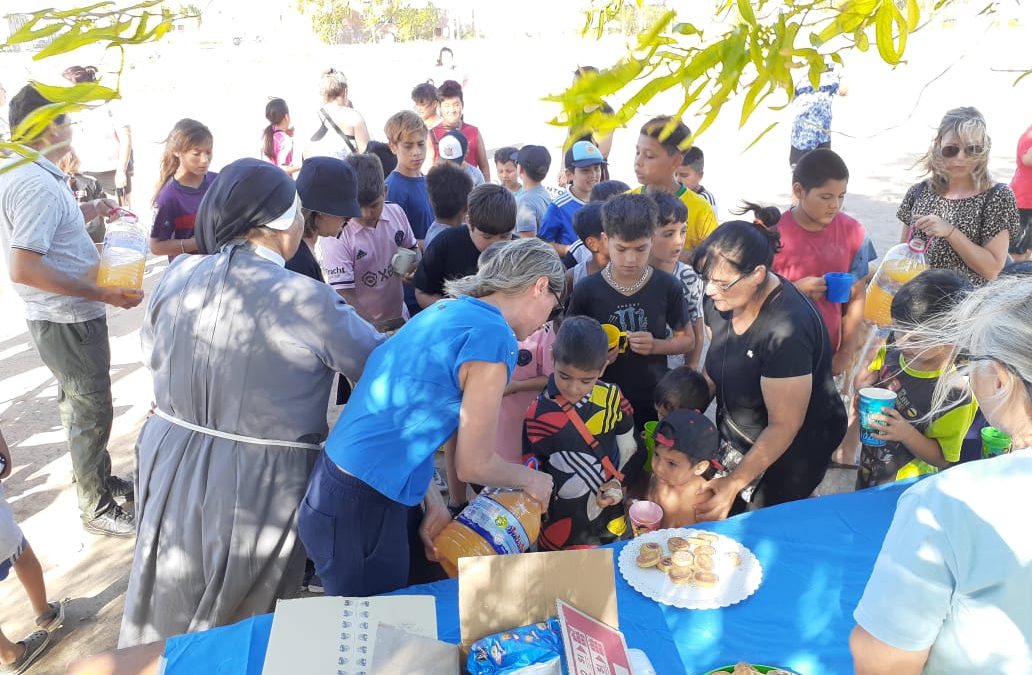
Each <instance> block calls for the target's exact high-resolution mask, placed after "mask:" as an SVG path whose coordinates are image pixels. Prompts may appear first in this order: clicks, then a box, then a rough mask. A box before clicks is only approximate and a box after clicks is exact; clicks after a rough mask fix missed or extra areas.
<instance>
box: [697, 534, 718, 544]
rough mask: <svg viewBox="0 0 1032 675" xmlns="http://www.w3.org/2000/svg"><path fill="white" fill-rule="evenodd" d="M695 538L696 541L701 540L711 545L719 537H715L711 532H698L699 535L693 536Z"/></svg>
mask: <svg viewBox="0 0 1032 675" xmlns="http://www.w3.org/2000/svg"><path fill="white" fill-rule="evenodd" d="M695 538H696V539H702V540H703V541H708V542H709V543H711V544H712V543H713V542H715V541H716V540H717V539H718V538H719V537H717V535H715V534H713V533H712V532H700V533H699V534H697V535H695Z"/></svg>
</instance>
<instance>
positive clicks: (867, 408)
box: [860, 387, 896, 446]
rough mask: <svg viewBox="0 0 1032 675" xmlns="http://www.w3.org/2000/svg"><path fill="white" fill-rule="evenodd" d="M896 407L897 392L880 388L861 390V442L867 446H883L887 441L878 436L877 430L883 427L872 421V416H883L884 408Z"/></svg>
mask: <svg viewBox="0 0 1032 675" xmlns="http://www.w3.org/2000/svg"><path fill="white" fill-rule="evenodd" d="M895 407H896V392H894V391H889V390H888V389H882V388H880V387H864V388H863V389H861V390H860V442H861V443H864V444H865V445H872V446H882V445H885V439H884V438H882V437H881V436H878V435H877V434H876V433H875V430H876V429H878V427H880V426H883V425H881V424H879V423H878V422H875V421H874V420H872V419H871V415H881V414H882V409H883V408H895Z"/></svg>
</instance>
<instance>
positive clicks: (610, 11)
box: [549, 0, 998, 147]
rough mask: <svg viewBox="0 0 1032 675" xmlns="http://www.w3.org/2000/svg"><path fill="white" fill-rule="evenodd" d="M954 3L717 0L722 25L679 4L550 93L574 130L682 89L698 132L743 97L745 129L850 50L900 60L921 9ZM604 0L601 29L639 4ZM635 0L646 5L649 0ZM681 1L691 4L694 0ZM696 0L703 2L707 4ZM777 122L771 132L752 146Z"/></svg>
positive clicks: (597, 28)
mask: <svg viewBox="0 0 1032 675" xmlns="http://www.w3.org/2000/svg"><path fill="white" fill-rule="evenodd" d="M955 1H956V0H934V4H932V5H930V7H929V8H928V9H927V11H926V10H925V9H924V8H922V6H921V4H919V2H918V0H783V1H779V2H774V1H773V0H715V3H716V4H715V6H714V10H715V12H714V13H712V14H707V15H706V17H707V18H715V19H716V20H717V22H716V23H714V24H713V25H714V27H713V28H711V27H710V26H708V25H702V24H701V22H697V23H691V22H688V21H679V20H678V18H677V13H676V12H675V11H673V10H667V11H666V12H664V13H663V14H662V16H660V17H659V18H658V19H656V20H655V21H654V22H653V23H652V25H651V26H650V27H649V28H648V29H646V30H644V31H643V32H641V33H640V34H639V35H638V36H637V41H636V43H635V44H634V45H633V46H632V47H631V48H630V49H629V53H628V54H627V56H625V57H624V58H622V59H620V60H619V61H618V62H617V63H615V64H613V65H612V66H611V67H609V68H607V69H605V70H602V71H601V72H599V73H598V74H597V75H596V74H588V75H586V76H585V77H582V78H581V79H579V80H578V81H577V82H575V83H574V84H573V85H572V86H571V87H570V88H569V89H567V90H566V91H564V92H562V93H561V94H559V95H556V96H552V97H549V100H552V101H554V102H556V103H559V104H560V105H561V106H562V112H561V113H560V114H559V115H558V116H557V117H556V118H555V119H553V120H552V123H553V124H556V125H559V126H564V127H572V128H573V129H574V133H573V134H571V136H572V137H576V136H578V135H579V134H580V133H582V132H585V131H588V130H594V131H595V132H596V133H601V134H604V133H608V132H610V131H612V130H614V129H616V128H619V127H621V126H624V125H626V124H627V123H628V122H629V121H630V120H631V119H632V118H633V117H634V116H635V114H636V113H637V112H638V110H639V109H641V107H642V106H644V105H645V104H647V103H648V102H649V101H651V100H652V99H653V98H655V97H656V96H657V95H659V94H661V93H664V92H667V91H670V90H675V91H679V92H680V93H681V95H682V102H681V104H680V107H679V109H678V110H676V111H674V116H675V117H677V118H680V117H682V116H683V115H684V114H685V113H688V112H692V113H693V114H695V115H699V116H701V118H702V122H701V123H700V124H699V125H698V127H697V128H696V129H695V134H696V135H699V134H702V133H703V132H705V131H706V129H707V128H709V127H710V125H712V124H713V122H714V121H716V119H717V116H718V115H719V114H720V113H721V112H722V111H723V110H724V108H725V106H727V104H728V103H730V102H732V101H736V102H740V109H739V110H738V122H739V128H741V127H744V126H745V124H746V123H747V122H748V121H749V119H750V118H751V117H752V115H753V113H754V112H756V110H757V108H759V106H761V105H767V106H768V107H770V108H771V109H775V110H777V109H780V108H783V107H785V106H787V105H788V104H789V103H790V102H791V100H792V97H793V93H794V91H795V84H796V82H797V81H798V80H800V79H801V78H802V77H803V76H804V75H805V77H807V78H808V79H809V81H810V82H811V83H812V84H813V86H814V87H815V88H816V87H817V85H818V82H819V80H820V76H821V73H822V72H824V70H825V69H826V67H827V66H828V65H829V64H831V63H838V64H841V63H842V57H843V54H845V53H847V52H849V51H852V50H859V51H861V52H866V51H868V50H869V49H870V48H871V46H872V45H874V46H875V48H876V49H877V51H878V55H879V56H880V57H881V59H882V60H883V61H885V63H887V64H888V65H890V66H893V67H895V66H898V65H900V64H901V63H903V57H904V54H905V52H906V47H907V38H908V36H909V35H911V34H912V33H913V32H914V31H916V30H918V28H919V27H920V26H921V25H922V24H921V20H922V16H923V15H924V14H931V13H934V12H936V11H939V10H941V9H943V8H944V7H945V6H946V5H949V4H952V3H954V2H955ZM601 2H602V3H603V4H601V5H597V6H595V7H594V8H593V9H592V10H591V11H589V12H588V15H587V20H586V23H585V26H584V30H585V32H591V31H594V32H595V33H596V34H597V35H598V36H599V37H601V36H602V35H603V33H604V32H605V30H606V27H607V25H609V24H610V23H611V22H613V21H614V20H619V19H620V17H621V14H622V12H624V11H625V9H626V7H627V6H628V5H629V4H630V3H629V1H628V0H601ZM636 4H637V6H638V7H639V8H641V7H643V0H636ZM681 4H683V6H684V9H685V10H686V11H687V9H688V8H689V7H688V6H689V3H688V2H683V3H681ZM690 4H691V7H692V8H693V9H694V8H697V7H698V6H699V5H700V4H704V3H698V4H696V3H694V2H693V3H690ZM997 4H998V3H997V2H992V1H990V2H988V4H987V5H986V7H985V9H983V10H982V13H983V14H991V13H993V12H995V10H996V6H997ZM696 11H698V10H696ZM711 31H716V33H713V32H711ZM618 92H619V93H621V94H623V95H626V96H627V100H626V102H625V103H624V104H623V105H622V106H620V107H619V108H618V109H616V111H615V113H614V114H612V115H608V114H606V113H604V112H602V111H601V109H600V107H599V104H600V103H601V101H602V100H603V99H604V98H606V97H608V96H611V95H614V94H616V93H618ZM774 126H776V123H775V124H771V125H770V126H768V127H767V128H766V129H764V130H762V131H761V132H760V133H759V134H758V136H757V137H756V138H755V139H754V140H753V144H755V143H756V142H757V141H759V140H760V138H762V137H763V136H764V135H766V134H767V132H769V131H770V130H771V129H773V128H774ZM750 147H751V146H750Z"/></svg>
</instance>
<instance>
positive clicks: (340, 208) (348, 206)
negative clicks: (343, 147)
mask: <svg viewBox="0 0 1032 675" xmlns="http://www.w3.org/2000/svg"><path fill="white" fill-rule="evenodd" d="M297 194H298V196H299V197H300V198H301V206H303V207H304V208H306V209H309V210H311V211H318V212H319V213H325V214H328V215H331V216H338V217H340V218H358V217H360V216H361V215H362V209H361V208H360V207H359V205H358V183H357V182H356V180H355V172H354V170H353V169H352V168H351V167H350V166H348V165H347V163H346V162H344V161H343V160H340V159H336V158H334V157H310V158H309V159H306V160H305V161H304V163H303V164H302V165H301V171H299V172H298V174H297Z"/></svg>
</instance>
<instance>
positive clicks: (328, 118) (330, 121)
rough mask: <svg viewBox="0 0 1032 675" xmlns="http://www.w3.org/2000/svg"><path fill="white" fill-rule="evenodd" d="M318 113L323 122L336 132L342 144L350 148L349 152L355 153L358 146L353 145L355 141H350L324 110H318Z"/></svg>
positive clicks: (349, 137)
mask: <svg viewBox="0 0 1032 675" xmlns="http://www.w3.org/2000/svg"><path fill="white" fill-rule="evenodd" d="M319 112H320V113H322V118H323V120H324V121H325V122H327V123H329V125H330V126H331V127H333V130H334V131H336V132H337V135H338V136H340V137H341V138H343V139H344V142H345V143H347V144H348V147H349V148H351V152H355V153H357V152H358V146H356V145H355V141H354V140H352V138H351V136H348V135H347V134H346V133H344V131H343V130H342V129H341V128H340V127H339V126H337V123H336V122H334V121H333V118H332V117H330V114H329V113H328V112H326V108H319Z"/></svg>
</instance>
